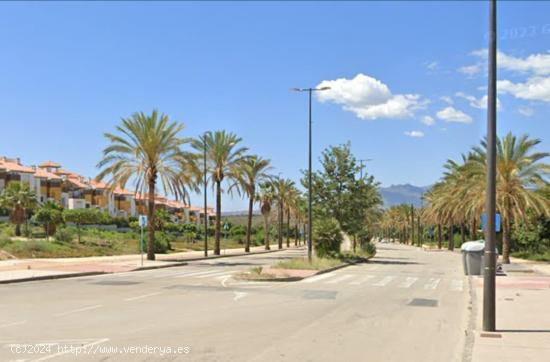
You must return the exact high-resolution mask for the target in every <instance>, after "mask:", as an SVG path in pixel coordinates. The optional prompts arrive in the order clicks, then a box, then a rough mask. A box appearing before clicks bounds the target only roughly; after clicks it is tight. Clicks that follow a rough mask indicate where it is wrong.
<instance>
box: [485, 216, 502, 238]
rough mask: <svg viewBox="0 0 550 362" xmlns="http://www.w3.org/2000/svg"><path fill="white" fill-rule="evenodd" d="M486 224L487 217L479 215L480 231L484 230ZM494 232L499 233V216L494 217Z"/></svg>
mask: <svg viewBox="0 0 550 362" xmlns="http://www.w3.org/2000/svg"><path fill="white" fill-rule="evenodd" d="M486 223H487V216H486V215H485V213H483V214H481V229H483V230H485V224H486ZM495 232H497V233H499V232H500V214H496V215H495Z"/></svg>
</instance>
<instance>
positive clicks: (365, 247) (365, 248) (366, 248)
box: [361, 242, 376, 256]
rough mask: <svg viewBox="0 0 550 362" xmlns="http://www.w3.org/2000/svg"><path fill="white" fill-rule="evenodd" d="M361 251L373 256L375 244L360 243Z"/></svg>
mask: <svg viewBox="0 0 550 362" xmlns="http://www.w3.org/2000/svg"><path fill="white" fill-rule="evenodd" d="M361 251H362V252H363V253H365V254H367V255H369V256H375V255H376V245H374V244H373V243H371V242H366V243H361Z"/></svg>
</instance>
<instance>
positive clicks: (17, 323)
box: [0, 321, 27, 328]
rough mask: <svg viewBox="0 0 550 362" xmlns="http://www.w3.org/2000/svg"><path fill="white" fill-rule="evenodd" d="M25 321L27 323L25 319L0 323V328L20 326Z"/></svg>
mask: <svg viewBox="0 0 550 362" xmlns="http://www.w3.org/2000/svg"><path fill="white" fill-rule="evenodd" d="M25 323H27V321H18V322H12V323H6V324H0V328H5V327H13V326H20V325H21V324H25Z"/></svg>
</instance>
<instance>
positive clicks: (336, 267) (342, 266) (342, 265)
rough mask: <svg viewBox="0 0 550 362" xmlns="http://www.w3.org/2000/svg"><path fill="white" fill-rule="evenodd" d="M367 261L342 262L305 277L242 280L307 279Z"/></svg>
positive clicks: (286, 280) (285, 280) (275, 280)
mask: <svg viewBox="0 0 550 362" xmlns="http://www.w3.org/2000/svg"><path fill="white" fill-rule="evenodd" d="M368 261H369V259H367V260H365V261H360V262H347V263H343V264H340V265H337V266H333V267H332V268H328V269H323V270H319V271H318V272H317V273H315V274H311V275H309V276H307V277H287V278H271V279H269V278H268V279H246V278H242V280H246V281H249V282H299V281H301V280H304V279H308V278H311V277H314V276H316V275H321V274H326V273H330V272H333V271H335V270H338V269H343V268H346V267H348V266H352V265H356V264H360V263H367V262H368Z"/></svg>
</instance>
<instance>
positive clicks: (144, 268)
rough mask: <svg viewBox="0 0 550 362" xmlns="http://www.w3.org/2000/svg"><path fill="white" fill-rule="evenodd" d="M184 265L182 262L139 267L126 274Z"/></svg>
mask: <svg viewBox="0 0 550 362" xmlns="http://www.w3.org/2000/svg"><path fill="white" fill-rule="evenodd" d="M159 261H160V260H159ZM184 265H187V263H183V262H182V263H173V264H167V265H153V266H140V267H139V268H136V269H132V270H129V271H128V272H138V271H146V270H155V269H166V268H173V267H178V266H184ZM113 274H114V273H113Z"/></svg>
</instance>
